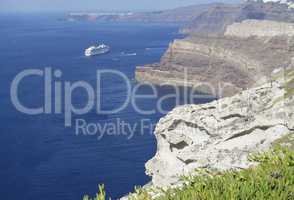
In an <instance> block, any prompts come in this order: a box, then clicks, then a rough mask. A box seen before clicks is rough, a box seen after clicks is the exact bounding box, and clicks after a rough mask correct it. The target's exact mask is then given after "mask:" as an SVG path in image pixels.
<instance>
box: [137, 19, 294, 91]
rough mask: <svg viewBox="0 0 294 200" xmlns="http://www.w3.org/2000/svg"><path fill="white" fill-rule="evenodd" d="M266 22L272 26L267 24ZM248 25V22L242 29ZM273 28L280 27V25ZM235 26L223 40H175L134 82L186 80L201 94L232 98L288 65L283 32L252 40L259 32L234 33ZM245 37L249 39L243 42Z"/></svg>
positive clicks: (288, 40)
mask: <svg viewBox="0 0 294 200" xmlns="http://www.w3.org/2000/svg"><path fill="white" fill-rule="evenodd" d="M266 22H267V25H269V26H271V22H270V21H266ZM251 23H253V22H252V21H250V20H247V21H245V22H243V23H242V26H243V25H244V24H251ZM254 23H255V24H258V23H261V24H263V23H264V22H263V21H261V22H260V21H254ZM273 24H275V25H279V22H273ZM287 25H288V24H287ZM236 26H238V25H232V26H229V28H228V31H227V35H226V36H218V37H201V36H195V35H194V36H190V37H189V38H186V39H183V40H175V41H174V42H173V43H172V44H171V45H170V46H169V48H168V50H167V52H166V53H165V55H164V56H163V57H162V59H161V61H160V63H157V64H153V65H148V66H144V67H138V69H137V71H136V78H137V80H139V81H141V82H151V83H155V84H176V85H183V84H184V80H185V79H186V83H185V85H188V86H193V87H194V88H196V89H198V88H199V90H200V91H203V92H208V93H212V94H214V95H216V96H231V95H233V94H235V93H236V92H239V91H242V90H243V89H246V88H250V87H252V86H254V85H255V84H256V82H257V81H258V80H260V79H271V76H270V73H271V72H272V71H273V70H274V69H275V68H279V67H284V66H287V65H289V63H290V62H291V58H292V57H293V56H294V51H293V50H294V49H293V47H294V46H293V45H294V40H293V38H292V37H289V35H285V34H284V32H281V33H283V34H279V32H275V37H252V36H256V35H260V34H261V31H260V30H256V31H254V30H255V29H252V28H250V27H248V29H247V30H248V32H246V31H245V30H244V31H242V32H238V31H235V32H234V31H233V30H239V29H236V28H234V27H236ZM246 26H247V25H246ZM291 26H292V24H291ZM243 29H245V28H243ZM291 31H292V29H291ZM287 33H288V31H287ZM290 33H291V35H292V34H293V32H290ZM244 34H246V36H250V37H248V38H245V37H244ZM231 36H233V37H231ZM185 70H186V71H187V72H188V73H187V74H185V73H184V72H185Z"/></svg>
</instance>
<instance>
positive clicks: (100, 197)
mask: <svg viewBox="0 0 294 200" xmlns="http://www.w3.org/2000/svg"><path fill="white" fill-rule="evenodd" d="M98 190H99V192H98V193H97V194H96V197H94V198H90V197H89V196H88V195H86V196H84V198H83V200H106V193H105V188H104V185H99V187H98ZM109 200H110V199H109Z"/></svg>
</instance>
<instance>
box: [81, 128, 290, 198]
mask: <svg viewBox="0 0 294 200" xmlns="http://www.w3.org/2000/svg"><path fill="white" fill-rule="evenodd" d="M250 160H251V161H254V162H257V163H258V165H257V166H256V167H252V168H249V169H245V170H240V171H227V172H223V173H220V172H211V171H207V170H199V171H197V172H198V174H199V175H198V176H195V177H189V178H186V180H187V181H186V182H187V184H186V185H185V186H184V187H182V188H180V189H170V190H168V191H165V192H163V191H162V192H163V195H162V196H161V197H158V198H156V200H218V199H230V200H235V199H238V200H243V199H244V200H247V199H248V200H252V199H256V200H294V137H293V133H292V134H289V135H287V136H286V137H284V138H281V139H280V140H278V141H277V142H276V143H275V145H274V147H273V150H270V151H268V152H266V153H261V154H255V155H251V156H250ZM84 200H105V192H104V187H100V188H99V193H98V194H97V197H96V198H94V199H89V198H88V197H85V198H84ZM131 200H151V197H150V196H149V194H148V192H147V191H146V190H145V189H142V188H136V189H135V194H134V195H133V196H132V197H131Z"/></svg>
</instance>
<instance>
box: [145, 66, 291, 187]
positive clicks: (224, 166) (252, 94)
mask: <svg viewBox="0 0 294 200" xmlns="http://www.w3.org/2000/svg"><path fill="white" fill-rule="evenodd" d="M293 72H294V71H293V70H286V71H285V72H283V70H282V69H280V70H275V72H274V73H273V77H274V80H273V81H272V82H267V83H264V84H262V85H261V86H259V87H255V88H252V89H249V90H246V91H244V92H242V93H239V94H237V95H235V96H233V97H229V98H223V99H220V100H218V101H214V102H211V103H208V104H204V105H186V106H182V107H178V108H175V109H174V110H173V111H172V112H170V113H169V114H168V115H167V116H166V117H164V118H162V119H161V120H160V121H159V123H158V124H157V127H156V130H155V135H156V139H157V142H158V147H157V153H156V155H155V156H154V157H153V158H152V159H151V160H149V161H148V162H147V163H146V171H147V174H148V175H150V176H151V177H152V184H153V186H157V187H170V186H173V185H177V184H179V180H180V177H181V176H182V175H188V174H190V173H193V172H194V170H195V169H196V168H206V169H217V170H228V169H243V168H247V167H249V166H250V165H252V164H253V163H251V162H249V160H248V155H249V154H250V153H253V152H259V151H263V150H266V149H268V148H269V147H270V146H271V144H272V143H273V142H274V141H275V140H277V139H279V138H281V137H282V136H284V135H285V134H289V133H290V132H291V131H293V130H294V73H293Z"/></svg>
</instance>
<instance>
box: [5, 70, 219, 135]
mask: <svg viewBox="0 0 294 200" xmlns="http://www.w3.org/2000/svg"><path fill="white" fill-rule="evenodd" d="M184 73H187V71H185V72H184ZM110 75H111V76H113V77H115V78H116V79H120V80H122V81H123V85H121V86H122V87H123V88H125V93H126V95H124V99H123V103H122V104H121V105H119V106H117V107H116V108H114V109H112V110H103V109H102V94H101V93H102V91H101V89H102V88H101V84H102V79H103V77H104V76H110ZM184 75H185V76H184V77H186V74H184ZM32 77H34V78H36V77H38V78H40V85H41V86H44V101H43V105H42V106H40V107H35V108H32V107H27V106H25V105H23V103H22V101H21V96H20V95H19V87H20V85H21V84H24V80H25V79H30V78H32ZM186 82H187V80H186V79H185V80H183V85H185V84H187V83H186ZM205 84H206V85H207V86H208V87H210V88H211V91H215V90H214V88H213V87H212V86H211V85H209V84H208V83H205ZM202 85H203V84H202ZM142 86H145V87H149V88H150V89H151V91H152V92H151V93H149V94H140V92H138V91H139V89H140V88H141V87H142ZM169 86H170V87H173V89H174V91H175V92H174V93H172V94H166V95H163V96H162V95H159V92H158V87H156V86H155V85H152V84H146V83H144V84H143V83H137V84H135V85H132V81H131V79H129V78H128V77H127V76H126V75H125V74H124V73H122V72H120V71H117V70H111V69H105V70H97V71H96V84H95V85H94V86H93V85H91V84H90V83H88V82H87V81H84V80H79V81H75V82H70V81H66V80H63V72H62V71H61V70H60V69H52V68H49V67H48V68H44V69H26V70H23V71H21V72H20V73H18V74H17V75H16V76H15V77H14V79H13V80H12V83H11V87H10V98H11V102H12V104H13V105H14V107H15V108H16V109H17V110H18V111H19V112H21V113H24V114H27V115H39V114H48V115H49V114H53V115H54V114H56V115H57V114H62V115H64V125H65V127H72V123H73V122H72V117H73V115H77V116H83V115H85V114H87V113H89V112H91V111H93V110H95V111H96V113H97V114H98V115H110V114H117V113H119V112H121V111H123V110H124V109H126V108H127V107H128V106H129V105H130V104H131V106H132V107H133V108H134V110H135V112H137V113H139V114H142V115H150V114H155V113H158V112H159V113H161V114H166V113H168V112H169V110H165V109H164V106H163V105H164V102H165V101H167V100H169V99H173V101H174V102H175V105H176V106H178V105H180V98H181V96H182V97H184V103H188V102H193V101H194V100H195V99H200V98H206V99H207V98H209V97H210V98H211V95H202V94H199V93H198V92H196V91H197V87H196V88H195V92H193V89H192V92H191V91H190V92H189V93H188V91H187V90H186V89H184V94H181V92H180V89H179V87H178V86H172V85H169ZM77 90H79V91H81V90H83V91H84V92H85V93H86V96H87V100H86V101H85V103H84V105H83V106H82V107H76V106H75V105H74V104H73V93H74V92H75V91H77ZM33 92H34V91H32V95H34V94H33ZM63 97H64V98H63ZM142 99H147V100H152V99H154V100H156V106H155V107H154V108H150V109H149V110H146V109H145V110H144V109H142V108H140V106H139V104H138V100H142ZM142 120H144V122H145V123H146V120H145V119H142ZM121 122H122V123H124V124H123V125H124V126H123V127H125V123H126V122H123V121H121ZM116 124H117V122H116ZM94 125H95V126H94ZM108 126H109V124H108ZM152 126H154V125H152ZM75 127H76V132H79V133H82V134H87V133H88V134H89V135H90V134H92V135H93V133H95V132H101V131H103V130H105V131H109V130H106V129H107V128H105V127H107V126H105V124H104V125H103V126H102V124H99V123H91V124H88V123H87V122H86V120H84V119H77V120H76V122H75ZM109 127H112V129H113V125H112V126H109ZM144 127H146V124H144ZM134 129H135V128H134V127H131V125H129V127H127V128H126V129H124V130H129V131H134ZM93 130H94V131H93Z"/></svg>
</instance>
